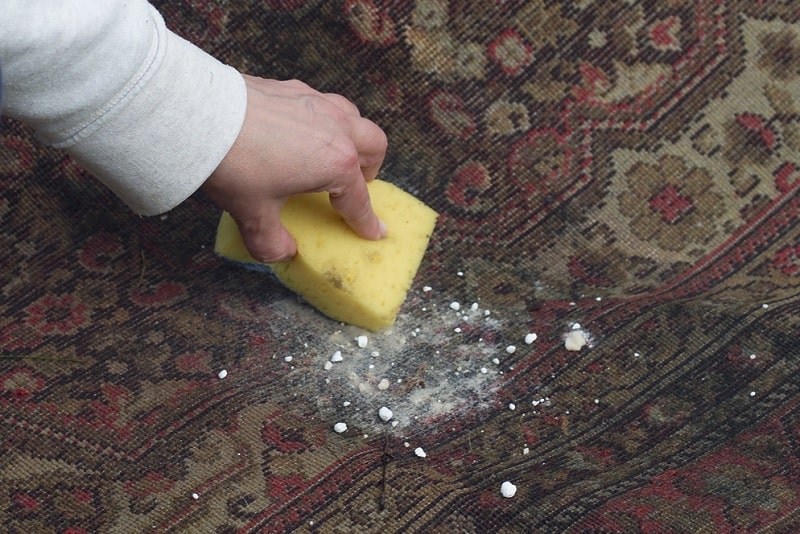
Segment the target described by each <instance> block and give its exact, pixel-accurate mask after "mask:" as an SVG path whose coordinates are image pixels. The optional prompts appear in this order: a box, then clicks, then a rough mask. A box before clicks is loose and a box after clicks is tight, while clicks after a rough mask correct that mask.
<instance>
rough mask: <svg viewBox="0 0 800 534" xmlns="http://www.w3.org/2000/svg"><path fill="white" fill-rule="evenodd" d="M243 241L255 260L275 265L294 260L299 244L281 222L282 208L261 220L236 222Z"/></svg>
mask: <svg viewBox="0 0 800 534" xmlns="http://www.w3.org/2000/svg"><path fill="white" fill-rule="evenodd" d="M236 225H237V226H238V227H239V233H240V234H241V235H242V241H243V242H244V245H245V247H247V250H248V252H250V255H251V256H252V257H253V259H255V260H257V261H260V262H262V263H275V262H279V261H286V260H290V259H292V258H293V257H294V256H295V254H297V242H296V241H295V240H294V238H293V237H292V236H291V235H290V234H289V232H288V231H287V230H286V227H285V226H283V224H282V223H281V220H280V206H278V207H277V211H276V210H275V209H271V210H269V211H267V212H265V214H264V215H263V216H261V217H259V218H256V219H248V220H239V219H237V220H236Z"/></svg>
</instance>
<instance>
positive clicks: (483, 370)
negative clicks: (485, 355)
mask: <svg viewBox="0 0 800 534" xmlns="http://www.w3.org/2000/svg"><path fill="white" fill-rule="evenodd" d="M488 372H489V370H488V369H487V368H486V367H481V374H482V375H485V374H486V373H488Z"/></svg>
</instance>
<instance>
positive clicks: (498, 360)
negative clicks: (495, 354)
mask: <svg viewBox="0 0 800 534" xmlns="http://www.w3.org/2000/svg"><path fill="white" fill-rule="evenodd" d="M492 363H493V364H495V365H500V359H499V358H492Z"/></svg>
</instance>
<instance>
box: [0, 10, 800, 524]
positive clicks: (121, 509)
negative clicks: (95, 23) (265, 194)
mask: <svg viewBox="0 0 800 534" xmlns="http://www.w3.org/2000/svg"><path fill="white" fill-rule="evenodd" d="M159 7H160V8H161V9H162V12H163V14H164V16H165V18H166V19H167V22H168V24H169V25H170V27H172V28H173V29H174V30H175V31H177V32H178V33H180V34H182V35H184V36H186V37H187V38H189V39H191V40H192V41H194V42H196V43H198V44H199V45H200V46H202V47H203V48H205V49H206V50H208V51H210V52H212V53H214V54H215V55H217V56H218V57H221V58H222V59H224V60H225V61H227V62H229V63H230V64H232V65H234V66H236V67H237V68H239V69H241V70H243V71H247V72H250V73H253V74H259V75H262V76H267V77H274V78H283V79H285V78H293V77H297V78H300V79H303V80H305V81H307V82H308V83H310V84H311V85H312V86H315V87H317V88H319V89H321V90H325V91H333V92H339V93H342V94H345V95H347V96H348V97H349V98H351V99H352V100H353V101H354V102H356V103H357V104H358V106H359V107H360V109H361V111H362V113H363V114H364V115H366V116H368V117H370V118H372V119H373V120H375V121H376V122H377V123H379V124H380V125H381V126H382V127H383V128H384V129H385V130H386V132H387V134H388V136H389V140H390V149H389V154H388V158H387V161H386V164H385V166H384V169H383V171H382V174H381V177H382V178H384V179H386V180H389V181H392V182H394V183H395V184H397V185H399V186H401V187H403V188H404V189H406V190H408V191H410V192H412V193H413V194H415V195H417V196H418V197H419V198H421V199H422V200H424V201H425V202H426V203H428V204H429V205H431V206H432V207H433V208H435V209H436V210H437V211H439V212H440V214H441V216H440V219H439V222H438V225H437V228H436V232H435V234H434V236H433V239H432V242H431V246H430V249H429V250H428V253H427V255H426V256H425V259H424V261H423V264H422V266H421V268H420V271H419V274H418V276H417V279H416V280H415V283H414V286H413V287H412V290H411V292H410V293H409V296H408V299H407V301H406V303H405V305H404V307H403V310H402V313H401V316H400V317H399V319H398V322H397V325H396V326H395V327H393V328H392V329H390V330H388V331H386V332H382V333H378V334H367V339H366V340H365V341H367V344H366V346H361V345H364V343H363V342H362V343H361V344H359V343H358V342H357V341H356V339H357V337H358V336H360V335H364V334H365V333H364V332H361V331H358V330H357V329H354V328H351V327H347V326H344V325H341V324H337V323H335V322H332V321H330V320H328V319H326V318H324V317H321V316H319V315H318V314H316V313H315V312H314V311H313V310H311V309H310V308H309V307H308V306H307V305H305V304H304V303H303V302H300V301H298V299H297V298H296V297H295V296H293V295H292V294H290V293H289V292H287V291H286V290H285V289H283V288H281V287H280V286H279V285H278V284H277V283H276V282H275V281H274V280H273V279H272V278H270V277H269V276H265V275H263V274H257V273H252V272H247V271H243V270H242V269H240V268H238V267H235V266H232V265H229V264H227V263H225V262H223V261H221V260H220V259H219V258H217V257H215V255H214V254H213V251H212V249H211V245H212V243H213V236H214V231H215V227H216V222H217V218H218V215H219V212H218V210H217V209H216V208H215V207H214V206H213V205H212V204H211V203H210V202H209V201H208V200H207V199H205V198H204V197H202V196H201V195H199V194H198V195H196V196H195V197H193V198H191V199H190V200H188V201H187V202H185V203H184V204H182V205H181V206H179V207H178V208H177V209H175V210H173V211H172V212H170V213H169V214H167V215H165V216H163V217H157V218H139V217H136V216H134V215H132V214H131V213H130V212H129V211H127V210H126V209H125V208H124V206H122V205H121V204H120V203H119V202H118V201H117V200H116V199H115V198H114V197H112V196H111V195H110V194H109V193H108V192H107V191H105V190H104V189H102V188H101V187H100V186H98V185H97V183H96V182H95V181H94V180H93V179H92V178H90V177H89V176H88V175H87V174H85V173H84V172H83V171H81V170H80V169H79V168H78V167H77V166H76V165H75V164H74V163H73V162H72V161H71V160H70V159H69V158H67V157H65V156H64V155H63V154H60V153H58V152H55V151H52V150H48V149H44V148H42V147H41V146H39V145H37V144H36V142H35V141H34V140H33V137H32V136H31V135H30V133H29V132H27V131H26V130H25V129H24V128H22V127H20V126H19V125H18V124H16V123H13V122H11V121H8V120H5V121H4V122H3V123H2V128H3V130H2V138H0V145H2V148H0V180H2V189H0V192H1V193H0V224H1V225H2V226H0V244H1V245H2V248H3V249H4V250H5V252H4V254H3V255H2V257H1V259H0V351H2V353H1V354H0V358H1V359H0V440H1V442H2V449H3V452H2V454H0V524H1V525H3V527H2V528H3V529H5V531H7V532H19V533H23V532H24V533H38V532H59V533H66V532H70V533H79V532H146V531H159V532H161V531H179V532H216V533H227V532H285V531H298V532H348V533H349V532H431V531H441V532H753V531H759V532H797V531H800V380H798V376H800V375H799V374H798V373H800V333H799V332H800V193H799V192H800V20H799V19H800V10H798V8H797V5H796V3H795V2H793V1H789V0H782V1H781V0H758V1H756V0H747V1H745V0H738V1H737V0H660V1H646V0H610V1H600V0H572V1H566V0H558V1H557V0H531V1H523V0H497V1H495V2H467V1H463V2H458V1H455V0H453V1H448V0H414V1H407V0H403V1H400V0H389V1H385V2H381V1H378V0H344V1H341V0H337V1H332V2H322V1H320V0H258V1H255V0H252V1H246V2H227V1H219V2H210V1H207V0H181V1H175V2H159ZM533 334H536V335H535V336H534V335H533ZM534 338H535V339H534ZM340 356H341V357H340ZM332 360H333V361H332ZM339 360H340V361H339ZM222 371H224V372H222ZM221 372H222V373H221ZM225 375H227V376H225ZM381 407H387V408H390V409H391V410H392V412H393V417H392V418H391V420H390V421H388V422H383V420H382V419H381V418H379V416H378V409H379V408H381ZM336 423H345V424H346V425H347V430H346V431H344V432H342V433H338V432H335V431H334V425H335V424H336ZM504 482H509V483H510V484H505V485H504V484H503V483H504ZM512 485H513V487H512ZM514 488H516V492H515V493H514V492H513V491H510V490H513V489H514ZM501 489H502V490H503V491H504V492H505V494H504V493H503V491H501ZM512 493H514V494H513V495H512Z"/></svg>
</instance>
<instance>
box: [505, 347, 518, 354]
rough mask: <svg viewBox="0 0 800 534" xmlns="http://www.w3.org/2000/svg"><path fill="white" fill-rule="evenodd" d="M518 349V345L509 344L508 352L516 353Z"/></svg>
mask: <svg viewBox="0 0 800 534" xmlns="http://www.w3.org/2000/svg"><path fill="white" fill-rule="evenodd" d="M516 351H517V347H516V345H509V346H507V347H506V352H507V353H509V354H514V353H515V352H516Z"/></svg>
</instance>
